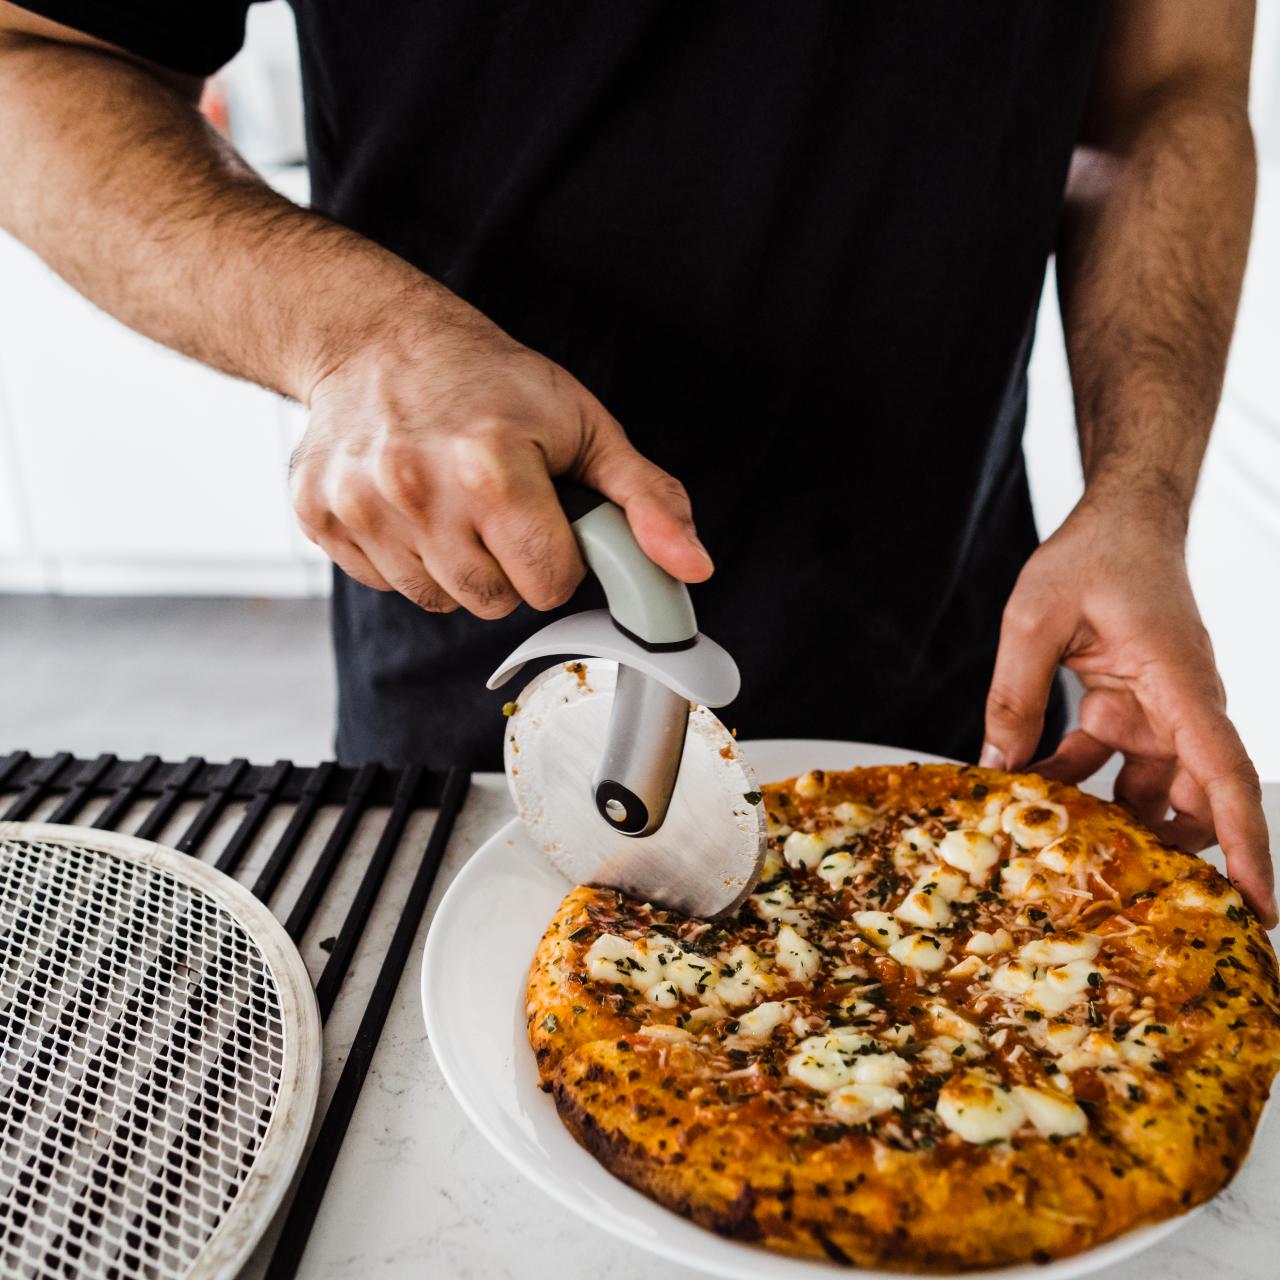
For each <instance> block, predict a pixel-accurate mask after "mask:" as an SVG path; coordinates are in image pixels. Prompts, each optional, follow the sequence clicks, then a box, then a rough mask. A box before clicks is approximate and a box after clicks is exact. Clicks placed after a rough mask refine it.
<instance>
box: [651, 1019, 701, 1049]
mask: <svg viewBox="0 0 1280 1280" xmlns="http://www.w3.org/2000/svg"><path fill="white" fill-rule="evenodd" d="M640 1034H641V1035H642V1036H648V1037H649V1039H650V1040H661V1041H664V1042H665V1043H667V1044H686V1043H687V1042H688V1041H690V1040H692V1039H693V1037H692V1036H691V1035H690V1034H689V1033H688V1032H687V1031H686V1030H685V1029H684V1028H683V1027H671V1026H668V1025H667V1024H666V1023H662V1022H659V1023H654V1024H653V1025H652V1026H648V1027H641V1028H640Z"/></svg>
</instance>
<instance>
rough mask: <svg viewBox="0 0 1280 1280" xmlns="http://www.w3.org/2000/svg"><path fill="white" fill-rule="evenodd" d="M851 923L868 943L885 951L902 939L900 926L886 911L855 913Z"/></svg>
mask: <svg viewBox="0 0 1280 1280" xmlns="http://www.w3.org/2000/svg"><path fill="white" fill-rule="evenodd" d="M853 923H854V924H855V925H857V927H858V931H859V932H860V933H861V934H862V935H863V936H864V937H865V938H866V939H867V940H868V941H869V942H874V943H875V944H876V946H877V947H883V948H884V950H886V951H888V949H889V948H890V947H891V946H893V944H894V943H895V942H897V941H898V939H899V938H901V937H902V928H901V926H900V925H899V924H898V922H897V921H896V920H895V919H894V918H893V917H892V916H891V915H890V914H889V913H888V912H887V911H855V912H854V913H853Z"/></svg>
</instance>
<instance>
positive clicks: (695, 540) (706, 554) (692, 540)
mask: <svg viewBox="0 0 1280 1280" xmlns="http://www.w3.org/2000/svg"><path fill="white" fill-rule="evenodd" d="M689 545H690V546H691V547H692V548H693V549H694V550H695V551H696V552H698V554H699V555H700V556H701V557H702V558H703V559H704V560H705V561H706V562H707V564H708V566H710V567H712V568H714V561H713V560H712V559H711V552H710V551H708V550H707V549H706V547H704V546H703V545H702V539H701V538H699V537H698V535H697V534H696V533H690V534H689Z"/></svg>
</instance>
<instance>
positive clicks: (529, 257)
mask: <svg viewBox="0 0 1280 1280" xmlns="http://www.w3.org/2000/svg"><path fill="white" fill-rule="evenodd" d="M245 8H246V0H216V2H215V0H211V2H210V3H208V4H203V5H199V6H174V5H171V4H166V3H162V2H161V0H92V3H91V2H90V0H22V3H21V4H20V5H14V4H7V3H0V24H2V25H0V33H2V34H0V171H2V172H3V174H4V181H3V187H2V189H0V224H3V225H4V226H5V227H6V228H8V229H9V230H11V231H12V232H13V233H14V234H16V235H17V236H19V237H20V238H22V239H23V240H25V241H26V242H27V243H28V244H30V245H31V246H32V247H34V248H35V249H36V250H37V251H38V252H39V253H40V254H41V255H43V256H44V258H45V259H46V260H47V261H48V262H50V263H51V264H52V266H53V267H54V268H55V269H56V270H57V271H59V272H60V273H61V274H62V275H63V276H65V277H66V278H67V279H68V280H69V281H71V283H72V284H74V285H75V286H76V287H77V288H79V289H81V290H82V291H83V292H84V293H85V294H87V295H88V296H89V297H90V298H92V299H94V300H95V301H96V302H97V303H98V304H99V305H101V306H103V307H105V308H106V309H107V310H109V311H111V312H112V313H113V314H115V315H116V316H118V317H120V318H121V319H122V320H124V321H125V322H126V323H128V324H131V325H132V326H134V327H135V328H137V329H139V330H141V331H142V332H144V333H147V334H149V335H151V336H152V337H154V338H156V339H158V340H159V341H161V342H165V343H168V344H169V345H171V346H174V347H176V348H178V349H180V350H182V351H185V352H187V353H189V354H191V355H194V356H196V357H197V358H199V359H202V360H205V361H207V362H208V363H210V364H212V365H215V366H217V367H219V368H222V369H225V370H228V371H230V372H232V373H235V374H238V375H240V376H242V377H245V378H251V379H253V380H255V381H257V382H260V383H262V384H263V385H265V386H268V387H272V388H275V389H276V390H278V391H280V392H282V393H284V394H286V395H289V396H292V397H294V398H295V399H297V400H299V401H301V402H302V403H304V404H306V405H307V406H308V408H309V409H310V425H309V426H308V429H307V432H306V435H305V437H304V439H303V441H302V444H301V447H300V448H299V450H298V453H297V456H296V459H295V465H294V469H293V475H292V483H293V494H294V501H295V505H296V508H297V512H298V516H299V519H300V520H301V522H302V525H303V527H304V529H305V530H306V532H307V533H308V535H309V536H310V537H311V538H313V539H314V540H315V541H316V542H317V543H319V545H320V546H321V547H323V548H324V549H325V551H326V552H328V554H329V555H330V556H331V557H332V558H333V560H334V561H335V562H336V564H337V565H338V566H339V568H340V569H341V570H342V572H341V573H338V574H336V575H335V598H334V623H335V637H336V643H337V651H338V658H339V688H340V713H339V721H340V723H339V737H338V744H339V751H340V753H341V754H342V756H343V757H344V758H346V759H350V760H356V759H384V760H393V761H399V760H404V759H409V758H413V759H419V760H423V761H426V762H427V763H436V764H438V763H442V762H443V761H445V760H450V759H463V760H467V761H470V762H472V763H489V762H491V760H492V757H493V756H494V754H495V753H496V750H497V743H498V739H499V737H500V735H499V734H498V732H497V731H496V728H495V724H494V718H493V717H494V715H495V714H496V712H495V710H494V706H495V704H494V702H493V701H492V700H491V699H490V698H489V696H488V695H485V694H484V693H483V691H482V683H483V679H484V677H485V676H486V675H487V674H488V672H489V671H490V670H491V669H492V668H493V667H494V666H495V664H496V662H497V660H498V659H499V658H500V657H502V656H503V655H504V654H505V653H506V652H507V651H508V650H509V649H510V648H511V647H512V646H513V644H514V643H515V641H516V640H517V639H518V638H520V637H522V636H524V635H525V634H527V633H528V631H529V630H531V629H532V626H533V625H534V619H533V618H532V617H531V616H530V614H529V612H528V609H527V608H526V607H524V606H532V608H533V609H539V610H548V609H554V608H556V607H559V606H561V605H563V604H564V603H565V602H566V601H567V600H568V599H569V597H570V596H571V595H572V594H573V593H574V590H575V588H576V586H577V584H578V582H579V580H580V578H581V575H582V565H581V563H580V560H579V557H578V556H577V553H576V551H575V548H574V545H573V541H572V537H571V535H570V532H569V530H568V528H567V525H566V523H565V521H564V519H563V517H562V515H561V513H560V512H559V509H558V507H557V506H556V504H555V501H554V496H553V491H552V487H551V479H550V477H551V476H554V475H560V474H568V475H570V476H573V477H576V478H577V479H579V480H581V481H583V482H585V483H586V484H588V485H590V486H593V487H595V488H596V489H598V490H600V491H601V492H602V493H604V494H606V495H607V496H609V497H610V498H612V499H613V500H614V501H616V502H618V503H619V504H620V505H621V506H622V507H623V508H624V509H625V510H626V513H627V516H628V518H629V520H630V522H631V525H632V527H633V529H634V530H635V533H636V535H637V537H638V538H639V540H640V542H641V544H642V545H643V546H644V548H645V549H646V551H647V552H648V553H649V555H650V556H651V557H652V558H654V559H655V560H657V561H658V562H659V563H660V564H662V565H663V566H664V567H665V568H667V569H668V570H669V571H670V572H671V573H673V574H675V575H677V576H678V577H680V578H682V579H684V580H685V581H688V582H693V583H703V582H705V583H706V585H705V586H702V587H700V588H699V589H698V591H697V593H696V604H697V608H698V611H699V616H700V618H701V620H702V622H703V624H704V626H705V628H706V630H707V631H708V632H709V633H710V634H712V635H714V636H716V637H717V638H718V639H720V640H721V641H722V642H724V643H725V644H726V645H727V646H728V647H729V648H730V649H731V650H732V651H733V652H734V653H735V655H736V656H737V657H738V659H739V662H740V665H741V666H742V669H743V675H744V695H743V697H742V699H741V700H740V702H739V704H738V705H737V706H735V707H734V708H733V710H732V712H731V716H732V719H733V721H734V722H735V723H736V724H737V725H738V726H739V727H740V728H741V729H742V730H743V732H744V733H748V734H755V735H771V734H801V735H804V736H820V735H824V734H825V735H828V736H839V737H859V738H866V739H875V740H882V741H889V742H900V743H903V744H905V745H909V746H913V747H919V748H923V749H932V750H935V751H941V752H945V753H948V754H953V755H960V756H967V757H970V758H972V756H973V755H976V754H979V748H981V751H980V755H981V759H982V761H983V762H984V763H988V764H993V765H1006V766H1009V767H1021V766H1024V765H1026V764H1028V763H1030V762H1031V761H1032V760H1033V759H1035V758H1036V757H1037V755H1038V754H1039V753H1040V752H1042V751H1043V752H1048V759H1047V760H1046V761H1044V762H1043V763H1042V764H1040V765H1039V766H1038V767H1040V768H1041V769H1042V770H1043V771H1044V772H1046V773H1052V774H1056V775H1057V776H1059V777H1063V778H1067V779H1070V780H1077V779H1080V778H1083V777H1084V776H1086V775H1087V774H1089V773H1091V772H1093V771H1094V770H1095V769H1096V768H1097V767H1098V766H1099V765H1101V764H1102V763H1103V762H1104V761H1105V760H1106V759H1107V758H1108V757H1109V756H1110V755H1111V754H1112V753H1113V752H1115V751H1120V752H1123V754H1124V756H1125V763H1124V765H1123V768H1122V769H1121V771H1120V774H1119V778H1118V780H1117V784H1116V786H1117V793H1118V795H1119V796H1120V797H1121V798H1122V799H1123V800H1124V802H1125V803H1126V804H1128V805H1129V806H1130V807H1131V808H1132V809H1133V810H1134V812H1135V813H1137V814H1138V816H1139V817H1141V818H1143V819H1145V820H1146V821H1148V822H1149V823H1151V824H1152V825H1153V826H1154V827H1155V828H1156V829H1157V830H1159V831H1160V832H1161V833H1162V834H1164V835H1165V836H1167V837H1168V838H1169V839H1171V840H1174V841H1177V842H1179V843H1181V844H1183V845H1185V846H1187V847H1190V848H1200V847H1203V846H1204V845H1205V844H1206V843H1208V842H1209V841H1211V840H1212V839H1213V837H1214V832H1215V828H1216V834H1217V837H1218V838H1219V839H1220V841H1221V843H1222V844H1223V846H1224V848H1225V850H1226V853H1227V857H1228V861H1229V865H1230V870H1231V874H1232V875H1233V877H1234V878H1235V880H1236V882H1237V884H1238V885H1239V886H1240V888H1241V889H1242V890H1243V891H1244V892H1245V893H1246V895H1247V896H1248V898H1249V900H1250V901H1251V902H1252V904H1253V906H1254V908H1255V909H1256V910H1257V911H1258V912H1259V913H1260V914H1261V915H1262V916H1263V917H1264V918H1265V919H1266V920H1267V921H1268V922H1274V920H1275V905H1274V901H1273V898H1272V873H1271V863H1270V859H1269V854H1268V850H1267V833H1266V827H1265V823H1264V820H1263V816H1262V812H1261V808H1260V804H1259V792H1258V784H1257V779H1256V776H1255V774H1254V771H1253V769H1252V766H1251V765H1250V763H1249V760H1248V757H1247V755H1246V753H1245V751H1244V749H1243V747H1242V745H1241V743H1240V740H1239V738H1238V736H1237V735H1236V733H1235V731H1234V729H1233V728H1232V726H1231V724H1230V722H1229V721H1228V720H1227V718H1226V715H1225V709H1224V697H1223V691H1222V686H1221V683H1220V681H1219V680H1218V677H1217V674H1216V671H1215V668H1214V663H1213V657H1212V652H1211V649H1210V646H1209V641H1208V639H1207V637H1206V635H1205V632H1204V629H1203V627H1202V625H1201V623H1200V620H1199V617H1198V615H1197V612H1196V607H1195V604H1194V602H1193V600H1192V596H1191V592H1190V589H1189V587H1188V584H1187V577H1186V571H1185V567H1184V563H1183V540H1184V536H1185V530H1186V522H1187V513H1188V508H1189V504H1190V501H1191V496H1192V492H1193V490H1194V486H1195V481H1196V475H1197V471H1198V468H1199V464H1200V459H1201V456H1202V454H1203V451H1204V446H1205V442H1206V438H1207V434H1208V431H1209V428H1210V424H1211V421H1212V418H1213V415H1214V411H1215V407H1216V402H1217V397H1218V394H1219V390H1220V384H1221V379H1222V371H1223V366H1224V362H1225V357H1226V351H1227V346H1228V342H1229V337H1230V332H1231V328H1232V323H1233V319H1234V313H1235V307H1236V302H1237V296H1238V291H1239V285H1240V278H1241V273H1242V270H1243V265H1244V260H1245V255H1246V248H1247V243H1248V238H1249V227H1250V217H1251V209H1252V199H1253V182H1254V157H1253V147H1252V139H1251V135H1250V131H1249V125H1248V121H1247V116H1246V96H1247V86H1248V68H1249V52H1250V44H1251V39H1252V5H1251V4H1250V3H1248V2H1247V0H1201V2H1200V3H1188V2H1187V0H1127V2H1125V3H1117V4H1116V5H1115V6H1114V7H1113V8H1111V9H1110V10H1108V9H1106V8H1104V6H1103V5H1102V3H1101V2H1100V0H1078V2H1077V3H1072V4H1061V3H1058V4H1053V3H1039V4H1026V3H1006V4H984V5H956V4H952V3H933V4H926V3H921V4H913V5H909V6H901V5H877V4H855V3H817V2H813V3H803V4H799V5H795V4H791V5H781V4H776V5H775V4H767V3H738V4H727V3H707V4H696V5H695V4H690V3H683V4H681V3H674V2H664V0H629V2H628V3H623V4H606V3H603V2H600V3H595V4H592V3H588V2H585V0H584V2H580V3H571V2H570V0H522V2H515V0H513V2H512V3H499V2H498V0H436V2H435V3H431V4H426V5H424V4H409V3H400V4H394V5H393V4H386V5H381V6H369V5H354V4H353V5H336V4H325V3H322V2H321V0H297V3H296V4H295V10H296V12H297V16H298V23H299V30H300V37H301V42H302V52H303V69H304V78H305V88H306V103H307V121H308V137H309V148H310V162H311V168H312V178H313V194H314V200H315V208H316V210H317V211H316V212H312V211H309V210H304V209H300V208H298V207H296V206H294V205H292V204H290V203H289V202H288V201H286V200H284V199H283V198H281V197H279V196H277V195H275V194H274V193H273V192H271V191H270V190H269V189H268V188H267V187H266V186H265V185H264V184H263V183H262V182H261V181H260V180H259V179H258V178H257V177H256V176H255V175H254V174H253V173H252V172H251V171H250V170H249V169H248V168H247V167H246V166H245V165H244V164H243V163H242V162H241V161H240V160H239V159H238V157H237V156H236V155H235V154H234V153H233V152H232V151H231V149H230V148H229V147H228V146H227V145H226V143H225V142H224V141H223V140H221V139H220V138H219V137H218V136H217V135H216V134H215V133H214V132H213V131H212V130H211V129H210V128H208V127H207V125H206V124H205V123H204V122H203V120H202V119H201V118H200V116H199V115H198V113H197V111H196V108H195V103H196V101H197V99H198V97H199V93H200V89H201V84H202V80H203V77H204V76H206V75H207V74H209V73H211V72H212V71H214V70H215V69H216V68H217V67H218V66H219V65H221V64H222V63H223V62H224V61H225V60H226V59H227V58H229V57H230V56H231V55H232V53H234V51H235V50H236V48H237V47H238V46H239V43H240V41H241V39H242V34H243V21H244V10H245ZM1068 171H1069V181H1068ZM1064 190H1065V193H1066V195H1065V201H1064ZM1055 244H1056V248H1057V254H1058V271H1059V277H1060V288H1061V295H1062V299H1063V315H1064V321H1065V328H1066V334H1067V342H1068V348H1069V354H1070V358H1071V365H1072V370H1073V377H1074V380H1075V387H1076V400H1077V416H1078V419H1079V424H1080V443H1081V451H1082V456H1083V459H1084V467H1085V474H1086V479H1087V488H1086V492H1085V496H1084V498H1083V499H1082V501H1081V502H1080V504H1079V506H1078V507H1077V508H1076V509H1075V511H1074V512H1073V513H1072V514H1071V516H1070V517H1069V518H1068V519H1067V521H1066V522H1065V523H1064V524H1063V526H1062V528H1061V529H1059V530H1058V531H1057V532H1056V533H1055V534H1054V535H1053V536H1052V537H1051V538H1050V539H1049V540H1048V542H1046V543H1045V544H1044V546H1043V547H1041V548H1040V549H1039V550H1036V535H1035V530H1034V526H1033V522H1032V517H1031V511H1030V505H1029V501H1028V496H1027V486H1026V477H1025V473H1024V470H1023V464H1022V457H1021V449H1020V433H1021V427H1022V420H1023V410H1024V404H1025V388H1026V378H1025V366H1026V357H1027V351H1028V347H1029V344H1030V341H1031V332H1032V324H1033V319H1034V315H1035V310H1036V303H1037V298H1038V296H1039V292H1040V287H1041V282H1042V278H1043V272H1044V267H1045V262H1046V259H1047V256H1048V255H1049V253H1050V252H1051V250H1053V249H1054V248H1055ZM624 428H625V433H624ZM175 429H180V428H178V427H175ZM677 476H678V477H679V481H678V480H677V479H676V478H675V477H677ZM690 494H691V495H692V497H693V503H694V505H693V508H692V509H691V507H690V501H689V497H688V496H687V495H690ZM694 512H696V515H697V517H698V526H697V528H698V531H699V532H695V525H694V522H693V514H694ZM699 533H700V534H701V536H702V538H704V539H705V542H706V544H707V546H709V547H711V548H712V550H713V551H714V553H715V556H716V558H717V572H716V574H715V577H711V574H712V559H711V555H710V554H709V553H708V551H707V550H706V549H705V548H704V545H703V543H702V542H701V541H699ZM708 579H709V581H708ZM521 602H524V605H521ZM517 606H521V607H519V608H517ZM580 606H581V602H580V601H579V602H578V603H577V604H576V605H575V607H580ZM513 610H514V612H513ZM993 660H994V670H993V665H992V664H993ZM1060 663H1061V664H1064V665H1066V666H1068V667H1070V668H1072V669H1074V670H1075V671H1077V672H1078V673H1079V675H1080V676H1081V678H1082V679H1083V681H1084V684H1085V686H1086V690H1087V692H1086V696H1085V698H1084V703H1083V706H1082V709H1081V727H1080V728H1079V729H1078V730H1076V731H1074V732H1072V733H1070V734H1068V735H1067V736H1066V737H1065V738H1061V740H1060V741H1059V738H1060V736H1061V731H1062V727H1063V717H1062V709H1061V697H1060V693H1059V691H1058V690H1057V688H1056V684H1055V672H1056V668H1057V666H1058V665H1059V664H1060ZM984 695H986V703H985V735H984V734H983V733H982V731H981V729H980V726H981V725H982V723H983V698H984ZM1046 712H1047V719H1046ZM1042 735H1043V738H1044V743H1043V746H1040V745H1039V744H1040V743H1041V739H1042ZM1171 809H1172V813H1171V812H1170V810H1171Z"/></svg>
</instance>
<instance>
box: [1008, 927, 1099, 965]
mask: <svg viewBox="0 0 1280 1280" xmlns="http://www.w3.org/2000/svg"><path fill="white" fill-rule="evenodd" d="M1101 945H1102V939H1101V938H1099V937H1097V936H1096V935H1095V934H1092V933H1052V934H1049V935H1048V936H1047V937H1044V938H1037V939H1035V940H1034V941H1033V942H1027V943H1024V944H1023V945H1022V946H1021V947H1019V948H1018V958H1019V959H1020V960H1021V961H1022V962H1023V963H1024V964H1068V963H1070V962H1071V961H1072V960H1092V959H1093V957H1094V956H1096V955H1097V954H1098V948H1099V947H1100V946H1101Z"/></svg>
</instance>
